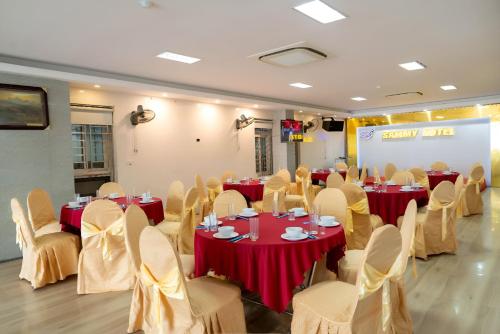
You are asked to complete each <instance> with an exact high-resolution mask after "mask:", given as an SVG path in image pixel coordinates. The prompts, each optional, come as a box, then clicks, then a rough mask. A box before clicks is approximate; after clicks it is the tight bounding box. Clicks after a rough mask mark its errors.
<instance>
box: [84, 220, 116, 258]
mask: <svg viewBox="0 0 500 334" xmlns="http://www.w3.org/2000/svg"><path fill="white" fill-rule="evenodd" d="M81 230H82V239H87V238H90V237H93V236H99V245H98V246H97V247H98V248H102V257H103V259H105V260H111V259H112V256H111V252H110V250H109V236H111V235H114V236H122V237H123V219H122V218H120V219H118V220H116V221H115V222H114V223H113V224H111V225H109V226H108V227H107V228H105V229H104V230H102V229H101V228H100V227H99V226H96V225H94V224H92V223H88V222H86V221H82V228H81Z"/></svg>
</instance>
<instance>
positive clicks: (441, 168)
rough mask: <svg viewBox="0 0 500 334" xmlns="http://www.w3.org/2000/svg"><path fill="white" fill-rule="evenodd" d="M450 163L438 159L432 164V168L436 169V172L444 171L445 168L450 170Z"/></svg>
mask: <svg viewBox="0 0 500 334" xmlns="http://www.w3.org/2000/svg"><path fill="white" fill-rule="evenodd" d="M448 168H449V167H448V165H447V164H446V162H443V161H436V162H434V163H433V164H432V165H431V169H432V170H433V171H436V172H441V171H444V170H448Z"/></svg>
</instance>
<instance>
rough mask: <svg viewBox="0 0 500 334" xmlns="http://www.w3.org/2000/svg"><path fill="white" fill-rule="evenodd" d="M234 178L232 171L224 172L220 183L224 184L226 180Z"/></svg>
mask: <svg viewBox="0 0 500 334" xmlns="http://www.w3.org/2000/svg"><path fill="white" fill-rule="evenodd" d="M236 178H237V176H236V173H235V172H233V171H232V170H226V171H224V173H223V174H222V177H221V178H220V180H221V183H224V182H226V181H227V179H236Z"/></svg>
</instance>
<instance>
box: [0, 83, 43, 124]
mask: <svg viewBox="0 0 500 334" xmlns="http://www.w3.org/2000/svg"><path fill="white" fill-rule="evenodd" d="M48 126H49V109H48V105H47V92H45V90H43V88H41V87H31V86H19V85H9V84H1V83H0V129H4V130H43V129H46V128H47V127H48Z"/></svg>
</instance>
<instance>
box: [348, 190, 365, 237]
mask: <svg viewBox="0 0 500 334" xmlns="http://www.w3.org/2000/svg"><path fill="white" fill-rule="evenodd" d="M353 212H355V213H357V214H360V215H369V214H370V206H369V205H368V198H363V199H362V200H360V201H358V202H356V203H353V204H351V205H349V206H348V207H347V216H346V222H345V229H346V232H347V233H348V234H350V233H352V232H354V222H353V218H352V213H353Z"/></svg>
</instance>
